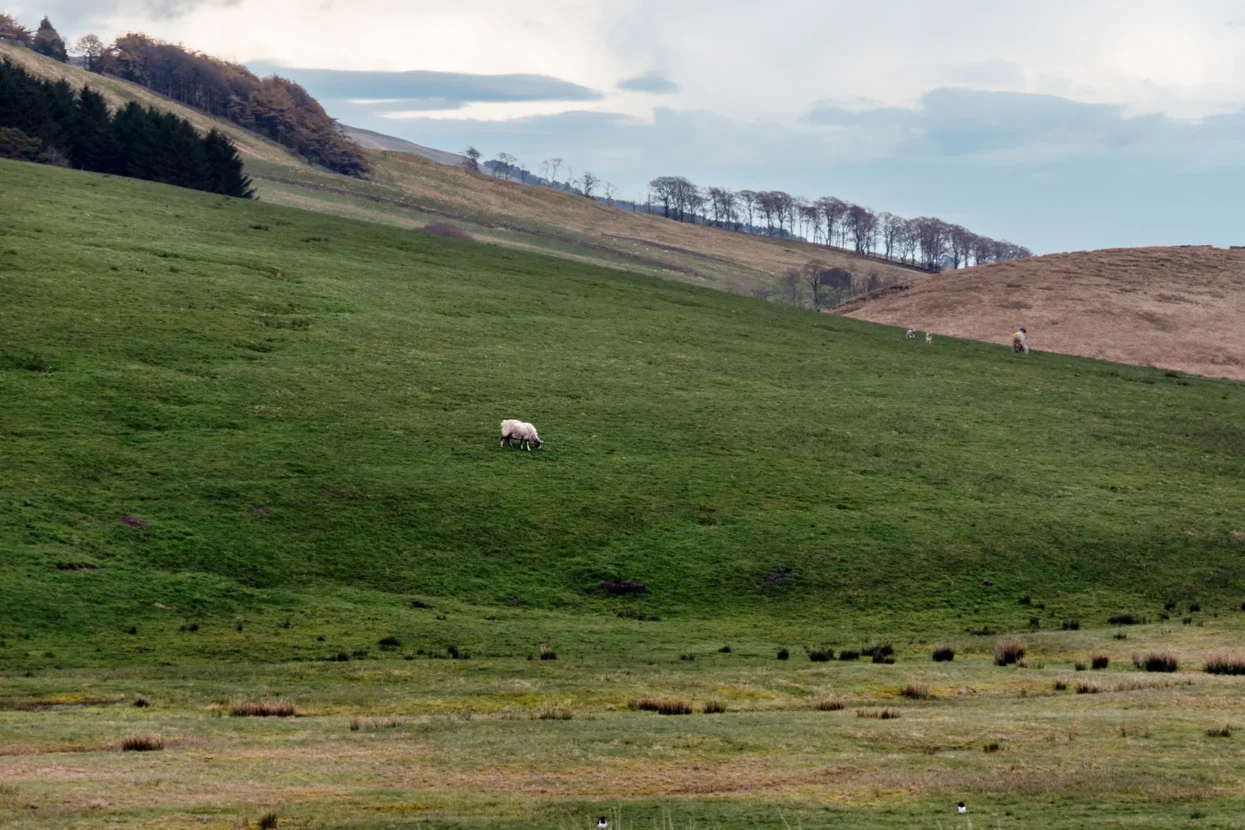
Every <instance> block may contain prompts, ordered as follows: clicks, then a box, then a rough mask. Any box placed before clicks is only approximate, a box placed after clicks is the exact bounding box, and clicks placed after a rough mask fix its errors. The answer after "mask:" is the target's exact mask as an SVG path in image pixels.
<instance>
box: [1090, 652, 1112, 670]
mask: <svg viewBox="0 0 1245 830" xmlns="http://www.w3.org/2000/svg"><path fill="white" fill-rule="evenodd" d="M1089 665H1090V668H1092V669H1093V670H1094V671H1101V670H1102V669H1105V668H1106V667H1107V666H1109V665H1111V658H1110V657H1108V656H1107V655H1105V654H1103V653H1102V652H1098V653H1097V654H1093V655H1091V656H1090V658H1089Z"/></svg>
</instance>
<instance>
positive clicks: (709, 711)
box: [703, 700, 726, 715]
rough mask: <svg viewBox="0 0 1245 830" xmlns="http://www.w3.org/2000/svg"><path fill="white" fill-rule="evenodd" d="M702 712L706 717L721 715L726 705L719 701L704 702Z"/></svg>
mask: <svg viewBox="0 0 1245 830" xmlns="http://www.w3.org/2000/svg"><path fill="white" fill-rule="evenodd" d="M703 710H704V713H705V714H706V715H721V714H724V713H725V712H726V704H725V703H723V702H722V701H720V700H706V701H705V704H704V707H703Z"/></svg>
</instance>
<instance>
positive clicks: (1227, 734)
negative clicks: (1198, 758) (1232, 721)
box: [1206, 726, 1232, 738]
mask: <svg viewBox="0 0 1245 830" xmlns="http://www.w3.org/2000/svg"><path fill="white" fill-rule="evenodd" d="M1206 737H1208V738H1231V737H1232V727H1230V726H1222V727H1219V728H1218V729H1207V730H1206Z"/></svg>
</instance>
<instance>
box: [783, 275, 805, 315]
mask: <svg viewBox="0 0 1245 830" xmlns="http://www.w3.org/2000/svg"><path fill="white" fill-rule="evenodd" d="M803 278H804V277H803V275H802V274H801V273H800V269H799V268H788V269H787V272H786V273H785V274H783V275H782V289H783V299H784V300H785V301H786V302H787V305H790V306H793V307H795V308H799V307H800V306H802V305H804V298H803V296H801V294H800V281H801V280H803Z"/></svg>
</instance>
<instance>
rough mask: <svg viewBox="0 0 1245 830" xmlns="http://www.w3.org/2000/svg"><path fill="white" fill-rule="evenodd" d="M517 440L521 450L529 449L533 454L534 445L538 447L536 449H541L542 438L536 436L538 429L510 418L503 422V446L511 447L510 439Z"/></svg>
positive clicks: (525, 422)
mask: <svg viewBox="0 0 1245 830" xmlns="http://www.w3.org/2000/svg"><path fill="white" fill-rule="evenodd" d="M512 438H514V439H516V440H518V442H519V449H525V448H526V449H527V450H528V452H531V450H532V445H533V444H535V445H536V449H540V444H541V441H540V436H539V435H537V434H536V427H534V426H532V425H531V424H529V423H528V422H527V421H516V420H514V419H513V418H509V419H507V420H505V421H502V422H501V446H503V447H508V446H510V439H512Z"/></svg>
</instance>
